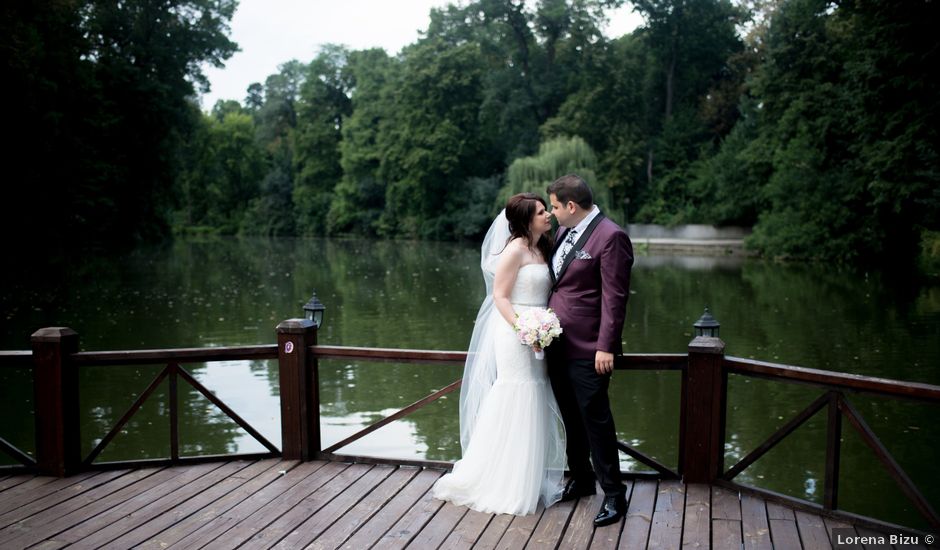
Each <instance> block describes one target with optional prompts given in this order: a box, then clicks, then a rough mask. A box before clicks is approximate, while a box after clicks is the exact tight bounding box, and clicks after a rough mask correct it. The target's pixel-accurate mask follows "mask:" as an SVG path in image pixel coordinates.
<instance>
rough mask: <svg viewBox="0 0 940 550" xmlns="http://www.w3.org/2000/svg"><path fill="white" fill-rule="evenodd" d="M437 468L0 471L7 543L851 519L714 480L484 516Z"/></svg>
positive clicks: (216, 540)
mask: <svg viewBox="0 0 940 550" xmlns="http://www.w3.org/2000/svg"><path fill="white" fill-rule="evenodd" d="M442 474H443V472H442V471H440V470H435V469H422V468H416V467H409V466H388V465H371V464H347V463H341V462H324V461H314V462H297V461H282V460H278V459H271V460H262V461H236V462H215V463H207V464H201V465H196V466H181V467H171V468H145V469H133V470H119V471H107V472H87V473H83V474H80V475H77V476H73V477H69V478H65V479H58V478H52V477H40V476H33V475H21V476H2V475H0V548H3V549H6V548H29V547H34V546H35V547H37V548H63V547H69V548H151V549H165V548H185V549H194V548H324V549H326V548H350V549H356V550H359V549H364V548H372V547H375V548H381V549H385V548H404V547H409V548H419V549H426V548H511V549H521V548H564V549H569V548H578V549H580V548H609V549H613V548H620V549H630V548H636V549H643V548H663V549H680V548H716V549H725V548H728V549H740V548H748V549H750V548H778V549H791V548H792V549H800V548H806V549H817V548H826V549H828V548H831V545H830V543H829V532H830V530H831V529H832V528H834V527H850V526H849V525H846V524H844V523H839V522H834V521H832V520H831V519H828V518H822V517H819V516H816V515H813V514H809V513H806V512H802V511H798V510H793V509H790V508H787V507H784V506H781V505H778V504H775V503H772V502H766V501H764V500H762V499H760V498H755V497H751V496H748V495H741V496H739V495H738V494H737V493H733V492H730V491H728V490H725V489H721V488H718V487H709V486H707V485H685V484H683V483H681V482H677V481H655V480H652V481H645V480H639V481H632V482H629V483H628V484H627V497H628V499H629V503H628V506H629V509H628V513H627V517H626V518H625V519H624V520H623V521H621V522H620V523H619V524H615V525H610V526H607V527H603V528H599V529H594V527H593V524H592V519H593V517H594V514H595V513H596V512H597V509H598V508H599V506H600V498H601V497H600V495H597V496H594V497H591V498H582V499H580V500H579V501H577V502H566V503H560V504H557V505H555V506H552V507H550V508H548V509H547V510H539V511H538V512H537V513H535V514H533V515H530V516H524V517H515V516H508V515H492V514H483V513H479V512H474V511H472V510H468V509H466V508H463V507H457V506H453V505H451V504H449V503H443V502H441V501H438V500H434V499H432V498H431V496H430V493H429V490H430V488H431V486H432V485H433V483H434V481H435V480H437V479H438V478H439V477H440V476H441V475H442ZM856 532H857V533H858V534H860V535H865V534H871V532H869V531H866V530H865V529H862V528H859V529H857V531H856ZM859 548H861V547H859Z"/></svg>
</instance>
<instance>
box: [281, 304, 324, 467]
mask: <svg viewBox="0 0 940 550" xmlns="http://www.w3.org/2000/svg"><path fill="white" fill-rule="evenodd" d="M316 343H317V330H316V326H315V325H314V324H313V322H312V321H308V320H307V319H288V320H286V321H282V322H281V323H280V324H279V325H278V326H277V348H278V351H277V359H278V373H279V377H280V393H281V454H282V456H283V457H284V458H286V459H290V460H312V459H314V458H316V456H317V453H319V452H320V384H319V373H318V370H317V360H316V358H315V357H314V356H313V354H311V353H310V350H309V348H310V346H313V345H316Z"/></svg>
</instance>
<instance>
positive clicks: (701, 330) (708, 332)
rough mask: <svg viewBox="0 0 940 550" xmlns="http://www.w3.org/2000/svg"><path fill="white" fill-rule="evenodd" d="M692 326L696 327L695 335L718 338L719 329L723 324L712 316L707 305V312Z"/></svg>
mask: <svg viewBox="0 0 940 550" xmlns="http://www.w3.org/2000/svg"><path fill="white" fill-rule="evenodd" d="M692 326H694V327H695V336H708V337H711V338H718V329H719V328H721V324H720V323H718V321H717V320H716V319H715V318H714V317H712V314H711V313H710V312H709V311H708V308H707V307H706V308H705V313H703V314H702V316H701V317H699V318H698V321H695V324H694V325H692Z"/></svg>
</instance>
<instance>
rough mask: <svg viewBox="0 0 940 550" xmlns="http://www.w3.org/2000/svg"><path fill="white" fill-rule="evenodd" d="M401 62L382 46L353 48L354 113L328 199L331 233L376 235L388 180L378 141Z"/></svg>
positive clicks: (350, 65)
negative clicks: (338, 175)
mask: <svg viewBox="0 0 940 550" xmlns="http://www.w3.org/2000/svg"><path fill="white" fill-rule="evenodd" d="M398 63H399V62H398V61H396V60H395V59H392V58H390V57H389V56H388V55H387V54H386V53H385V51H384V50H381V49H371V50H363V51H355V52H350V54H349V56H348V58H347V69H348V71H349V74H350V75H351V82H352V92H351V101H352V114H351V115H350V116H349V118H348V119H347V120H346V122H345V124H344V125H343V127H342V141H341V142H340V145H339V150H340V165H341V167H342V170H343V175H342V179H341V180H340V182H339V184H338V185H337V186H336V188H335V192H334V195H333V199H332V201H331V203H330V210H329V216H328V230H329V232H330V233H331V234H337V233H346V232H354V233H359V234H365V235H374V234H375V233H376V231H377V223H378V219H379V216H381V214H382V211H383V210H384V209H385V187H386V185H385V182H384V180H382V179H381V178H380V176H379V166H380V164H381V158H382V153H381V151H380V149H379V147H378V145H377V139H378V135H379V130H380V127H381V125H383V124H387V122H384V121H385V120H386V118H387V117H389V116H391V110H392V107H391V101H392V100H391V95H392V92H393V89H392V86H391V85H390V84H389V82H390V79H391V78H392V75H393V73H394V71H395V69H397V65H398Z"/></svg>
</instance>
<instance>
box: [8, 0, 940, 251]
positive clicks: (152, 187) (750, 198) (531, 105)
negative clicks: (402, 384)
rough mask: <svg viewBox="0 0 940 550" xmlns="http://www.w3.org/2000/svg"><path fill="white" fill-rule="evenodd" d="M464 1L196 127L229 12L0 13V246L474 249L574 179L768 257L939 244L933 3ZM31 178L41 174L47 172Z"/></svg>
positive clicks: (135, 8)
mask: <svg viewBox="0 0 940 550" xmlns="http://www.w3.org/2000/svg"><path fill="white" fill-rule="evenodd" d="M621 3H622V0H540V1H538V2H522V1H520V0H475V1H472V2H469V3H466V4H465V5H460V6H453V5H451V6H448V7H446V8H444V9H435V10H432V12H431V22H430V24H429V26H428V28H427V30H426V31H425V32H424V33H423V35H422V37H421V38H420V39H419V40H418V41H416V42H415V43H414V44H411V45H409V46H407V47H406V48H404V49H403V50H402V51H401V52H399V53H397V55H390V54H389V53H388V52H384V51H382V50H378V49H373V50H360V51H352V50H349V49H347V48H345V47H342V46H337V45H325V46H323V47H322V48H321V50H320V52H319V54H318V55H317V56H316V57H315V58H314V59H312V60H310V61H309V62H300V61H289V62H286V63H284V64H283V65H282V66H281V67H280V68H279V71H278V72H277V73H276V74H273V75H270V76H269V77H268V78H267V79H266V80H265V81H264V83H256V84H253V85H251V86H250V87H249V89H248V90H246V97H245V98H244V100H243V101H241V102H238V101H222V102H219V103H218V104H217V105H215V106H214V108H213V109H212V112H211V113H205V114H201V113H199V112H198V110H197V109H196V108H195V97H196V96H195V91H196V88H199V87H200V86H201V85H202V84H204V81H203V79H202V77H201V74H200V72H199V66H200V64H201V63H206V62H208V63H215V64H219V63H221V62H222V61H223V60H224V59H225V58H226V57H227V56H229V55H230V54H231V53H232V52H233V51H234V48H235V45H234V44H232V43H231V42H230V41H229V40H228V39H227V38H226V37H225V34H226V31H227V28H226V25H227V22H228V20H229V19H230V18H231V15H232V12H233V10H234V2H233V1H231V0H230V1H228V2H208V1H206V0H189V1H180V0H177V1H173V2H164V3H151V2H146V1H144V0H131V1H128V2H122V3H119V4H113V3H102V2H100V1H87V0H86V1H78V0H73V1H59V2H53V3H51V4H50V5H49V6H48V7H47V8H44V9H39V8H35V7H33V6H32V4H30V3H27V2H13V3H9V4H6V5H5V6H4V7H3V8H0V10H2V13H3V19H2V23H0V25H2V31H3V32H0V46H3V47H2V48H0V56H3V69H2V70H3V71H4V72H5V73H6V76H7V79H6V81H7V82H15V83H16V85H13V86H8V87H7V93H10V94H12V97H11V99H12V102H11V103H10V105H15V106H16V108H15V109H13V110H12V111H13V112H12V116H11V119H12V128H13V134H14V135H15V136H16V139H15V140H14V144H13V145H12V146H10V147H9V148H8V150H7V153H8V155H9V163H8V164H10V165H11V166H13V179H12V180H11V184H10V185H9V186H8V187H10V188H11V190H12V194H13V199H14V200H12V201H10V202H8V203H7V208H6V210H7V212H5V216H4V218H3V219H4V222H3V223H4V224H6V225H5V226H4V229H6V232H7V233H8V234H10V233H12V232H13V231H17V232H20V233H21V232H22V230H23V229H24V228H26V229H27V230H29V231H30V232H32V233H33V234H34V235H36V236H39V237H42V238H46V239H50V240H55V239H61V240H65V241H68V240H69V239H76V240H77V239H84V240H92V241H99V242H100V241H103V242H107V241H109V240H114V239H115V238H118V239H123V240H136V239H141V238H147V237H148V236H157V237H159V236H160V235H165V234H166V233H167V232H168V231H169V230H171V229H174V230H176V231H178V232H199V231H209V232H220V233H226V234H235V233H239V234H264V235H338V234H360V235H376V236H382V237H409V238H433V239H457V238H473V237H476V236H479V234H480V233H481V232H482V231H483V230H485V228H486V226H487V222H488V221H489V219H490V218H491V216H492V215H493V214H494V213H495V212H496V211H497V210H498V208H499V206H500V203H501V202H502V201H503V200H504V199H505V197H506V196H507V195H508V194H510V193H512V192H515V191H518V190H521V189H527V190H536V191H541V190H544V187H545V185H547V183H549V182H550V181H551V180H552V179H554V178H555V177H557V176H559V175H561V174H564V173H567V172H570V171H577V172H580V173H582V174H583V175H584V176H585V177H586V178H587V179H588V180H589V181H591V183H592V184H593V185H594V187H595V188H596V189H597V192H598V193H597V194H598V202H599V203H600V204H602V206H603V207H604V210H605V211H606V212H608V213H609V214H610V215H611V217H613V218H614V219H616V220H618V221H620V222H621V223H627V222H631V223H633V222H655V223H665V224H677V223H710V224H717V225H728V224H731V225H747V226H754V234H753V237H752V238H751V241H750V244H751V245H752V246H753V247H755V248H756V249H758V250H759V251H761V252H763V253H765V254H767V255H771V256H783V257H794V258H820V259H830V260H836V261H841V262H859V261H861V262H884V261H887V260H888V259H889V258H902V259H911V258H913V257H915V256H916V254H917V253H918V250H924V251H927V252H928V253H929V252H930V251H931V250H936V248H937V247H936V245H935V243H936V242H937V238H936V235H937V232H938V231H940V185H938V179H940V159H938V143H940V139H938V135H937V132H938V127H940V120H938V102H940V93H938V92H940V88H938V82H937V77H936V74H937V73H936V71H935V69H934V67H935V66H937V64H938V60H937V59H936V58H937V57H938V51H940V48H938V45H940V40H938V38H937V37H936V34H935V33H934V32H933V29H932V28H931V26H932V22H933V21H937V20H940V19H938V18H937V16H938V15H940V13H938V11H940V5H938V3H937V2H933V1H930V0H910V1H906V2H900V3H899V2H891V1H888V0H864V1H863V0H843V1H826V0H735V1H734V2H732V1H731V0H635V1H634V2H632V7H633V9H635V10H636V11H637V12H639V13H640V14H641V15H642V16H643V19H644V21H645V23H644V25H642V26H641V27H640V28H638V29H636V30H635V31H634V32H632V33H631V34H629V35H625V36H621V37H617V38H607V37H605V36H604V34H603V33H602V32H601V29H602V28H603V25H604V21H605V19H604V18H605V13H606V12H607V11H609V9H610V8H612V7H614V6H617V5H619V4H621ZM50 159H52V160H50Z"/></svg>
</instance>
